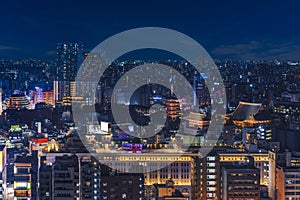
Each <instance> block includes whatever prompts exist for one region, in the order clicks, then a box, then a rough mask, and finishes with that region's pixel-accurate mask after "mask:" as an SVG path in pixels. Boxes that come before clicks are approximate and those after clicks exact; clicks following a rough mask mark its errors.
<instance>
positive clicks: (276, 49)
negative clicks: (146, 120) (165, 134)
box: [0, 0, 300, 60]
mask: <svg viewBox="0 0 300 200" xmlns="http://www.w3.org/2000/svg"><path fill="white" fill-rule="evenodd" d="M299 8H300V1H297V0H295V1H288V0H286V1H271V0H249V1H248V0H234V1H221V0H220V1H215V0H209V1H201V0H195V1H171V0H160V1H142V0H140V1H121V0H120V1H115V0H109V1H106V0H105V1H102V0H81V1H71V0H59V1H58V0H57V1H56V0H50V1H31V0H24V1H23V0H20V1H17V0H12V1H2V2H1V3H0V25H1V28H0V59H28V58H38V59H54V58H55V54H56V43H58V42H62V41H67V42H76V41H78V42H83V43H84V44H85V46H86V47H87V48H89V49H92V48H93V47H95V46H96V45H97V44H99V43H100V42H101V41H103V40H104V39H106V38H108V37H110V36H112V35H114V34H116V33H119V32H121V31H124V30H128V29H132V28H137V27H146V26H157V27H165V28H171V29H174V30H177V31H180V32H182V33H185V34H187V35H189V36H191V37H192V38H194V39H195V40H197V41H198V42H199V43H200V44H202V45H203V46H204V48H205V49H206V50H207V51H208V53H210V54H211V56H212V57H213V58H221V59H225V58H229V59H254V60H259V59H272V58H277V59H281V60H283V59H284V60H286V59H291V60H297V59H299V57H300V11H299Z"/></svg>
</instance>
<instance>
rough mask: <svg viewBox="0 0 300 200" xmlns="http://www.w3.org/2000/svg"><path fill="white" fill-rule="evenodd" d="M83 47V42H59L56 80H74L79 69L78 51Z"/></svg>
mask: <svg viewBox="0 0 300 200" xmlns="http://www.w3.org/2000/svg"><path fill="white" fill-rule="evenodd" d="M82 49H83V44H82V43H66V42H62V43H58V44H57V70H56V80H58V81H74V80H75V78H76V75H77V71H78V68H79V66H78V51H80V50H82Z"/></svg>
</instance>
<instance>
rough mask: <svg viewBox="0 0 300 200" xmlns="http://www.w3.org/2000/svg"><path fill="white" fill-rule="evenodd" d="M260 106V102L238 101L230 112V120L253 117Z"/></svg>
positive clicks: (242, 119)
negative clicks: (236, 105)
mask: <svg viewBox="0 0 300 200" xmlns="http://www.w3.org/2000/svg"><path fill="white" fill-rule="evenodd" d="M260 107H261V103H248V102H242V101H240V102H239V105H238V107H237V108H236V109H235V111H234V112H233V113H232V114H231V115H232V116H231V119H232V120H237V121H244V120H251V119H253V118H252V117H254V116H255V115H256V114H257V113H258V111H259V109H260Z"/></svg>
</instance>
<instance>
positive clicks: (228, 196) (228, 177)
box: [222, 158, 260, 200]
mask: <svg viewBox="0 0 300 200" xmlns="http://www.w3.org/2000/svg"><path fill="white" fill-rule="evenodd" d="M251 159H252V161H251ZM248 162H249V163H248V164H244V163H243V164H234V165H233V164H230V165H226V164H224V165H223V166H222V199H223V200H234V199H240V200H243V199H245V200H247V199H253V200H260V182H259V181H260V170H259V169H257V168H255V167H254V165H253V164H254V160H253V158H250V161H248Z"/></svg>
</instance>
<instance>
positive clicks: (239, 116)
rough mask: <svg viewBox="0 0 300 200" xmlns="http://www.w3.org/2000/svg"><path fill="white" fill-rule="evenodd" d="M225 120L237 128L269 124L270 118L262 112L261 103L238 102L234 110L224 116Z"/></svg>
mask: <svg viewBox="0 0 300 200" xmlns="http://www.w3.org/2000/svg"><path fill="white" fill-rule="evenodd" d="M226 120H231V121H232V122H233V123H234V124H235V125H236V126H239V127H253V126H255V125H259V124H269V123H271V119H270V116H268V114H267V113H266V112H265V111H264V109H263V107H262V104H261V103H248V102H239V105H238V107H237V108H236V110H235V111H234V112H233V113H230V114H228V115H226Z"/></svg>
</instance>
